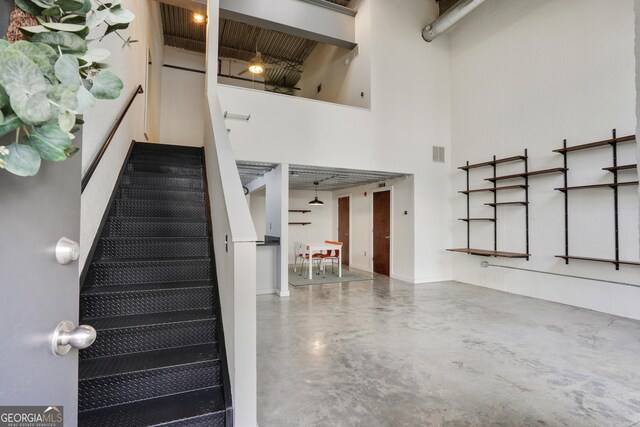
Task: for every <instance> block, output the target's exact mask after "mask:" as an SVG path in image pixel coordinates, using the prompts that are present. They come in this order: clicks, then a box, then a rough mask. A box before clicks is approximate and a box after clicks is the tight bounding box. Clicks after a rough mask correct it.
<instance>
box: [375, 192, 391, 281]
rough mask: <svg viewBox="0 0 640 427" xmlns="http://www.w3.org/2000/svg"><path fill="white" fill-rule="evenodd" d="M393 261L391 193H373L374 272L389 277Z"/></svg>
mask: <svg viewBox="0 0 640 427" xmlns="http://www.w3.org/2000/svg"><path fill="white" fill-rule="evenodd" d="M390 260H391V192H390V191H379V192H377V193H373V271H374V272H376V273H379V274H384V275H385V276H388V275H389V274H390Z"/></svg>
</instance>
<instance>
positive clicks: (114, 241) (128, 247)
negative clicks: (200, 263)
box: [94, 236, 209, 260]
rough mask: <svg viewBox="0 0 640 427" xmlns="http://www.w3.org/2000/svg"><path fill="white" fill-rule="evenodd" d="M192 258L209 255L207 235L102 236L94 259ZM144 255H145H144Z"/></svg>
mask: <svg viewBox="0 0 640 427" xmlns="http://www.w3.org/2000/svg"><path fill="white" fill-rule="evenodd" d="M134 255H135V256H137V257H144V258H146V257H150V256H153V257H155V258H160V259H163V258H192V257H194V256H209V239H207V238H206V237H124V236H120V237H102V238H101V239H100V241H99V244H98V248H97V251H96V253H95V255H94V259H96V260H98V259H118V260H124V259H128V258H129V257H131V256H134ZM143 255H144V256H143Z"/></svg>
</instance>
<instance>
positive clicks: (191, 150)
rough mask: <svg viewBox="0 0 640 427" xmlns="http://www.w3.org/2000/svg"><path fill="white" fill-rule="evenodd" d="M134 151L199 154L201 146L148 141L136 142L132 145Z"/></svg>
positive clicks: (200, 153)
mask: <svg viewBox="0 0 640 427" xmlns="http://www.w3.org/2000/svg"><path fill="white" fill-rule="evenodd" d="M133 151H134V152H141V151H144V152H153V153H172V154H180V155H190V156H201V155H202V147H193V146H189V145H172V144H158V143H149V142H136V143H135V145H134V146H133Z"/></svg>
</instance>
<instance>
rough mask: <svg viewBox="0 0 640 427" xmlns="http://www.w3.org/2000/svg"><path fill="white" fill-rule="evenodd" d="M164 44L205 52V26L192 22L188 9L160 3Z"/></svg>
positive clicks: (191, 15) (190, 12)
mask: <svg viewBox="0 0 640 427" xmlns="http://www.w3.org/2000/svg"><path fill="white" fill-rule="evenodd" d="M160 11H161V13H162V26H163V28H164V44H166V45H167V46H172V47H177V48H180V49H186V50H191V51H194V52H201V53H205V52H206V46H207V26H206V25H203V24H196V23H195V22H193V12H192V11H190V10H188V9H183V8H181V7H176V6H172V5H168V4H164V3H160Z"/></svg>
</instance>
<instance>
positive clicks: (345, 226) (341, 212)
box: [338, 197, 351, 265]
mask: <svg viewBox="0 0 640 427" xmlns="http://www.w3.org/2000/svg"><path fill="white" fill-rule="evenodd" d="M350 201H351V199H350V198H349V197H340V198H339V199H338V240H339V241H340V242H342V265H349V234H350V233H351V231H350V230H349V202H350Z"/></svg>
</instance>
